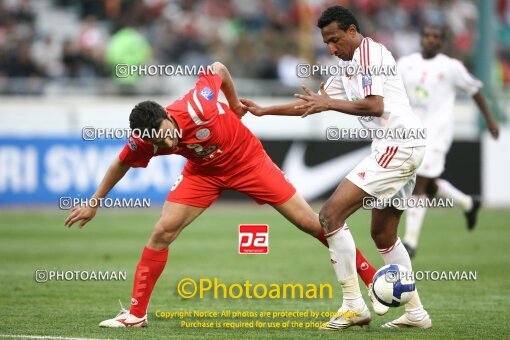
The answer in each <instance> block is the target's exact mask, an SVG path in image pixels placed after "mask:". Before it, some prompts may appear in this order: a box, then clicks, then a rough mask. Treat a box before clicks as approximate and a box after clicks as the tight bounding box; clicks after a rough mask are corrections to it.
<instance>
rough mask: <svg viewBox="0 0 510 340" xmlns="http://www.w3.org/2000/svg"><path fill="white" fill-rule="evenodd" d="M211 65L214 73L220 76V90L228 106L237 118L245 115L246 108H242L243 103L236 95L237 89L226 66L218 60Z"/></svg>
mask: <svg viewBox="0 0 510 340" xmlns="http://www.w3.org/2000/svg"><path fill="white" fill-rule="evenodd" d="M211 66H212V68H213V71H214V73H216V74H217V75H219V76H220V77H221V92H223V94H224V95H225V98H227V101H228V106H229V107H230V109H231V110H232V111H234V113H235V114H236V115H237V116H238V117H239V118H242V117H243V116H244V115H245V113H246V110H244V109H243V105H242V104H241V102H240V101H239V97H238V96H237V91H236V88H235V86H234V80H233V79H232V76H231V75H230V72H229V71H228V69H227V67H226V66H225V65H223V64H222V63H220V62H219V61H216V62H214V63H213V64H212V65H211Z"/></svg>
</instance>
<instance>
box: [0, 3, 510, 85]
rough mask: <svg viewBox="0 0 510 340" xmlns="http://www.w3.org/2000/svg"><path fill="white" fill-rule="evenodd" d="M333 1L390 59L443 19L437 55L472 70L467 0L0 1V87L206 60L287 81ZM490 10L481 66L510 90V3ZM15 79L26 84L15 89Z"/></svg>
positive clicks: (306, 55)
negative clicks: (488, 60)
mask: <svg viewBox="0 0 510 340" xmlns="http://www.w3.org/2000/svg"><path fill="white" fill-rule="evenodd" d="M489 1H490V0H489ZM335 4H340V5H343V6H346V7H348V8H350V9H351V10H352V11H353V13H354V15H355V16H356V17H357V18H358V20H359V22H360V26H361V30H362V33H363V34H364V35H366V36H370V37H372V38H373V39H374V40H376V41H380V42H382V43H383V44H385V45H386V46H387V47H388V48H389V49H390V50H391V51H392V52H393V54H394V56H395V57H396V58H398V57H400V56H404V55H407V54H409V53H412V52H416V51H419V48H420V46H419V39H420V36H419V31H420V27H422V26H423V25H424V24H425V23H433V24H440V25H446V26H447V27H448V43H447V45H446V49H445V52H446V53H448V54H449V55H451V56H453V57H456V58H459V59H461V60H462V61H464V62H465V63H466V65H467V66H468V68H470V69H471V70H473V65H474V59H475V58H476V48H475V47H476V39H477V36H478V33H477V21H478V9H477V2H476V1H474V0H449V1H442V0H425V1H424V0H351V1H349V0H344V1H342V0H337V1H329V0H319V1H311V0H309V1H307V0H295V1H292V0H261V1H253V0H230V1H229V0H82V1H78V0H41V1H30V0H0V92H3V93H10V94H22V93H27V92H34V89H41V88H42V87H43V85H44V83H45V82H48V81H58V80H59V79H74V80H76V81H82V82H83V83H84V84H86V83H87V81H90V80H94V79H98V78H110V79H112V78H114V77H113V73H114V72H113V70H114V65H115V64H117V63H124V62H125V63H141V64H174V65H177V64H179V65H185V64H186V65H204V64H207V63H210V62H212V61H214V60H220V61H222V62H223V63H224V64H226V65H228V67H229V69H230V70H231V73H232V74H233V76H234V77H237V78H248V79H271V80H279V81H281V82H283V83H284V84H287V85H289V86H291V85H293V77H295V73H296V69H295V65H296V64H297V63H299V62H318V61H319V62H323V61H324V60H328V58H330V57H328V56H327V49H326V46H325V45H324V44H323V42H322V38H321V36H320V32H319V30H318V29H317V28H316V20H317V18H318V17H319V15H320V13H321V12H322V11H323V10H324V9H325V8H326V7H329V6H331V5H335ZM495 9H496V14H495V18H497V20H495V22H494V25H495V27H494V30H495V37H494V40H495V43H494V45H495V46H496V49H495V55H496V58H497V60H498V61H497V63H496V64H495V65H488V67H492V69H491V71H492V72H493V74H494V79H495V80H494V82H495V85H497V86H499V87H510V0H498V1H496V4H495ZM303 34H304V35H303ZM306 35H308V36H309V39H305V38H304V37H305V36H306ZM331 60H333V59H331ZM333 61H334V60H333ZM16 78H25V79H29V81H28V82H27V81H24V82H22V83H20V85H19V86H18V85H17V84H16V82H15V81H14V80H15V79H16ZM36 92H37V91H36Z"/></svg>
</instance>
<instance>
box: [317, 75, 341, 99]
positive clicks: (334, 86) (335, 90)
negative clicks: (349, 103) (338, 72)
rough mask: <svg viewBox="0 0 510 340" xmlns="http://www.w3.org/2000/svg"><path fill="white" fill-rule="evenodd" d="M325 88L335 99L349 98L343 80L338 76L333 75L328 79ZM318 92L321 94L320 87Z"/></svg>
mask: <svg viewBox="0 0 510 340" xmlns="http://www.w3.org/2000/svg"><path fill="white" fill-rule="evenodd" d="M324 90H325V91H326V93H327V94H328V96H330V97H331V98H333V99H342V100H347V94H346V93H345V89H344V85H343V83H342V80H341V79H340V78H339V77H337V76H332V77H330V78H329V79H328V80H327V81H326V84H324ZM317 93H318V94H320V89H319V91H317Z"/></svg>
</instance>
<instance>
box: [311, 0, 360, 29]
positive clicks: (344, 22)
mask: <svg viewBox="0 0 510 340" xmlns="http://www.w3.org/2000/svg"><path fill="white" fill-rule="evenodd" d="M333 21H336V23H337V25H338V28H340V29H341V30H342V31H344V32H347V29H348V28H349V27H351V25H354V26H356V30H357V31H358V32H359V31H360V30H359V24H358V20H356V18H355V17H354V15H352V12H351V11H349V10H348V9H347V8H345V7H342V6H332V7H328V8H326V10H325V11H324V12H322V14H321V16H320V18H319V20H318V21H317V27H319V28H321V29H322V28H324V27H326V26H328V25H329V24H331V23H332V22H333Z"/></svg>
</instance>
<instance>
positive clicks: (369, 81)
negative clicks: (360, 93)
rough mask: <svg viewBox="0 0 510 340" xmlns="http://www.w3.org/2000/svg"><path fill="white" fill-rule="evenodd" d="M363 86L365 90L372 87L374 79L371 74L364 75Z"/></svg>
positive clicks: (362, 77)
mask: <svg viewBox="0 0 510 340" xmlns="http://www.w3.org/2000/svg"><path fill="white" fill-rule="evenodd" d="M361 86H363V88H365V87H367V86H372V77H371V76H370V75H369V74H364V75H362V76H361Z"/></svg>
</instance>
